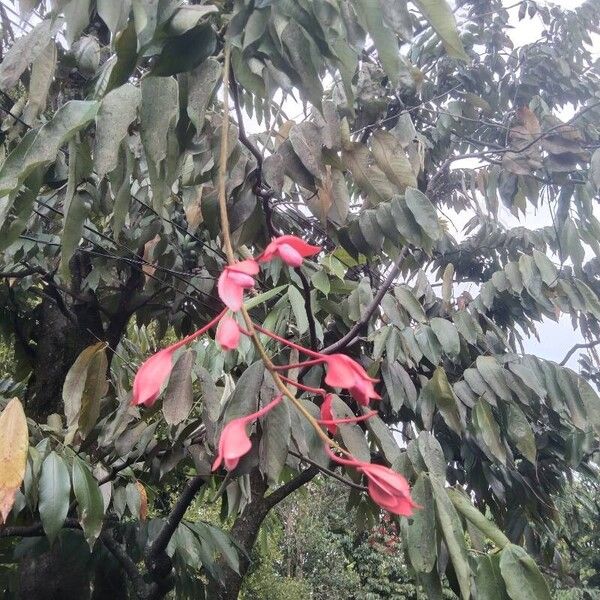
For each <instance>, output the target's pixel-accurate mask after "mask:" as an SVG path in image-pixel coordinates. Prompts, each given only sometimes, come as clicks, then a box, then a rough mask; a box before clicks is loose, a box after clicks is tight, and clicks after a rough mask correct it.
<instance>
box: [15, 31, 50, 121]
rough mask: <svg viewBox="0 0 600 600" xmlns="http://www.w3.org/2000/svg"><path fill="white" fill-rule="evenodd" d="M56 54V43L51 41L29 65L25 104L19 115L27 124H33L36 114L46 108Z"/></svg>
mask: <svg viewBox="0 0 600 600" xmlns="http://www.w3.org/2000/svg"><path fill="white" fill-rule="evenodd" d="M56 54H57V52H56V44H55V42H54V41H51V42H50V43H49V44H48V46H46V48H45V49H44V50H43V52H42V53H41V54H40V56H38V57H37V58H36V59H35V60H34V61H33V64H32V65H31V77H30V80H29V90H28V94H27V104H26V105H25V108H24V109H23V115H22V117H21V118H22V119H23V121H24V122H25V123H27V124H28V125H33V123H34V121H35V120H36V119H37V117H38V115H39V114H40V113H42V112H43V111H44V109H45V108H46V101H47V98H48V92H49V91H50V86H51V85H52V81H53V80H54V70H55V69H56Z"/></svg>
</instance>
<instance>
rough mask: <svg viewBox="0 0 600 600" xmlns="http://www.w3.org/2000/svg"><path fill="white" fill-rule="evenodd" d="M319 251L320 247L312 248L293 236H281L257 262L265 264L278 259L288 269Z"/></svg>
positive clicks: (267, 248)
mask: <svg viewBox="0 0 600 600" xmlns="http://www.w3.org/2000/svg"><path fill="white" fill-rule="evenodd" d="M320 251H321V248H320V246H312V245H311V244H307V243H306V242H305V241H304V240H302V239H300V238H299V237H296V236H295V235H281V236H279V237H277V238H275V239H274V240H273V241H272V242H271V243H270V244H269V245H268V246H267V247H266V248H265V250H264V252H263V253H262V254H261V255H260V257H259V259H258V260H259V262H267V261H270V260H273V259H274V258H276V257H279V258H280V259H281V260H282V261H283V262H284V263H286V264H288V265H289V266H290V267H299V266H300V265H301V264H302V260H303V259H304V258H305V257H307V256H314V255H315V254H318V253H319V252H320Z"/></svg>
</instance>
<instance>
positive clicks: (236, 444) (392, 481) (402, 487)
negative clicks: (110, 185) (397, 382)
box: [132, 235, 417, 516]
mask: <svg viewBox="0 0 600 600" xmlns="http://www.w3.org/2000/svg"><path fill="white" fill-rule="evenodd" d="M320 250H321V248H319V247H318V246H312V245H310V244H307V243H306V242H304V241H303V240H301V239H300V238H298V237H296V236H293V235H284V236H280V237H278V238H276V239H274V240H273V241H272V242H271V243H270V244H269V245H268V246H267V247H266V248H265V250H264V251H263V253H262V254H261V255H260V256H259V257H258V259H257V260H252V259H248V260H243V261H241V262H238V263H235V264H233V265H229V266H227V267H225V268H224V269H223V272H222V273H221V275H220V276H219V280H218V284H217V290H218V293H219V298H220V299H221V301H222V302H223V304H225V306H226V307H227V308H226V309H225V310H223V311H222V312H221V313H219V314H218V315H217V316H216V317H215V318H214V319H213V320H212V321H210V322H209V323H207V324H206V325H205V326H204V327H202V328H201V329H199V330H198V331H196V332H194V333H192V334H191V335H189V336H187V337H186V338H184V339H182V340H179V341H178V342H176V343H175V344H172V345H171V346H168V347H167V348H164V349H162V350H160V351H159V352H157V353H156V354H154V355H153V356H151V357H150V358H149V359H148V360H146V361H145V362H144V363H143V364H142V366H141V367H140V368H139V370H138V372H137V373H136V376H135V379H134V382H133V396H132V403H133V404H135V405H144V406H152V405H153V404H154V403H155V402H156V400H157V398H158V397H159V395H160V393H161V391H162V389H163V387H164V386H165V384H166V382H167V381H168V379H169V376H170V374H171V370H172V368H173V356H174V354H175V352H176V351H177V350H178V349H179V348H181V347H182V346H184V345H186V344H188V343H189V342H191V341H192V340H194V339H196V338H198V337H200V336H202V335H204V333H206V332H207V331H208V330H209V329H211V328H213V327H215V326H216V333H215V339H216V342H217V343H218V344H219V345H220V346H221V348H222V349H223V350H234V349H236V348H237V347H238V345H239V342H240V339H241V336H242V335H249V332H247V331H245V330H244V329H242V328H240V327H239V325H238V323H237V321H236V320H235V318H234V317H232V316H231V315H229V314H228V313H227V309H229V310H230V311H232V312H234V313H235V312H237V311H239V310H240V308H241V307H242V304H243V299H244V291H245V290H247V289H250V288H252V287H254V276H255V275H257V274H258V272H259V269H260V266H259V263H264V262H268V261H271V260H273V259H275V258H279V259H281V260H282V261H283V262H284V263H286V264H287V265H289V266H291V267H299V266H301V265H302V262H303V260H304V258H306V257H309V256H314V255H315V254H317V253H318V252H319V251H320ZM253 327H254V328H255V329H256V330H257V331H259V332H261V333H263V334H265V335H267V336H269V337H271V338H272V339H274V340H276V341H278V342H280V343H281V344H284V345H286V346H289V347H292V348H295V349H296V350H298V352H299V353H302V354H304V355H306V356H308V357H309V360H305V361H303V362H300V363H297V364H295V365H291V364H287V365H283V366H276V367H275V369H276V370H277V372H278V375H279V377H280V378H281V380H282V381H284V382H286V383H290V384H292V385H294V386H295V387H296V388H297V389H299V390H302V391H303V392H308V393H311V394H315V395H318V396H321V397H322V399H323V400H322V403H321V409H320V412H321V415H320V416H321V418H320V419H319V420H318V421H317V422H318V423H319V425H321V426H323V427H325V428H326V429H327V431H328V432H329V434H330V435H332V436H334V435H336V433H337V426H338V425H340V424H343V423H356V422H358V421H363V420H365V419H368V418H370V417H372V416H374V415H375V414H377V411H370V412H368V413H366V414H363V415H362V416H359V417H349V418H344V419H336V418H334V415H333V410H332V402H333V396H332V395H331V394H330V393H327V392H326V391H325V390H324V389H322V388H313V387H310V386H307V385H304V384H302V383H300V382H297V381H292V380H290V379H288V378H287V377H286V376H285V375H283V374H282V373H281V372H285V371H288V370H289V369H291V368H302V367H308V366H312V365H317V364H323V365H324V366H325V368H326V374H325V380H324V381H325V384H326V385H328V386H330V387H332V388H344V389H347V390H348V391H349V392H350V394H351V395H352V397H353V398H354V400H355V401H356V403H357V404H358V405H360V406H365V407H366V406H368V405H369V403H370V401H371V400H379V399H380V396H379V394H378V393H377V392H376V390H375V387H374V384H375V383H377V381H378V380H377V379H374V378H372V377H370V376H369V375H368V374H367V372H366V371H365V369H364V368H363V367H362V366H361V365H360V364H359V363H357V362H356V361H355V360H353V359H351V358H350V357H348V356H346V355H345V354H330V355H327V354H323V353H320V352H315V351H313V350H310V349H308V348H304V347H303V346H300V345H298V344H295V343H294V342H292V341H290V340H287V339H284V338H282V337H280V336H278V335H277V334H275V333H273V332H272V331H269V330H268V329H265V328H264V327H262V326H260V325H258V324H253ZM282 400H283V396H282V395H278V396H277V397H276V398H274V399H273V400H272V401H271V402H270V403H269V404H267V405H266V406H264V407H263V408H261V409H260V410H258V411H257V412H254V413H252V414H249V415H246V416H243V417H239V418H237V419H233V420H232V421H230V422H229V423H227V424H226V425H225V426H224V427H223V431H222V432H221V436H220V438H219V447H218V451H217V456H216V458H215V461H214V463H213V467H212V469H213V471H214V470H216V469H218V468H219V467H220V466H221V465H224V467H225V468H226V469H228V470H233V469H235V468H236V467H237V465H238V463H239V461H240V459H241V458H242V457H243V456H244V455H245V454H246V453H247V452H248V451H249V450H250V449H251V447H252V443H251V441H250V438H249V435H248V428H249V426H250V425H251V424H252V423H254V422H255V421H256V420H257V419H259V418H260V417H263V416H264V415H265V414H267V413H268V412H269V411H270V410H271V409H273V408H274V407H275V406H277V404H279V403H280V402H281V401H282ZM338 448H339V447H338ZM326 449H327V452H328V454H329V456H330V458H331V459H332V460H333V461H334V462H336V463H338V464H340V465H343V466H346V467H352V468H354V469H356V470H357V471H358V472H360V473H362V474H363V475H365V477H366V478H367V481H368V491H369V495H370V496H371V498H372V499H373V500H374V501H375V502H376V503H377V504H379V506H381V507H382V508H384V509H386V510H388V511H390V512H392V513H394V514H398V515H405V516H409V515H411V514H412V511H413V509H414V508H416V507H417V505H416V504H414V502H413V501H412V500H411V498H410V489H409V486H408V482H407V481H406V479H405V478H404V477H402V475H400V474H399V473H396V472H395V471H392V470H391V469H389V468H388V467H385V466H383V465H377V464H372V463H365V462H361V461H358V460H356V459H355V458H353V457H351V456H350V455H349V454H348V453H347V452H346V451H343V452H344V454H346V455H347V456H348V457H349V458H342V457H340V456H338V455H337V454H335V453H334V452H332V451H331V449H330V448H329V446H327V448H326Z"/></svg>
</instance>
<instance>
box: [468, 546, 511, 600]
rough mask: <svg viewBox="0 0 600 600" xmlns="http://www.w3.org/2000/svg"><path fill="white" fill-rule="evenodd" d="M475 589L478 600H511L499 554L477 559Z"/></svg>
mask: <svg viewBox="0 0 600 600" xmlns="http://www.w3.org/2000/svg"><path fill="white" fill-rule="evenodd" d="M475 587H476V588H477V598H478V600H509V597H508V594H507V593H506V586H505V585H504V580H503V579H502V573H501V572H500V556H499V555H498V554H486V555H485V556H480V557H479V558H478V559H477V575H476V576H475Z"/></svg>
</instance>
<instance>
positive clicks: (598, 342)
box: [558, 339, 600, 367]
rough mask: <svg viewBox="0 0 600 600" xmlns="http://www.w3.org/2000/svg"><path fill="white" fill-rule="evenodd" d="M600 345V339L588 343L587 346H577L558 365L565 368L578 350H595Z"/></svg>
mask: <svg viewBox="0 0 600 600" xmlns="http://www.w3.org/2000/svg"><path fill="white" fill-rule="evenodd" d="M598 344H600V339H599V340H595V341H593V342H588V343H587V344H575V345H574V346H573V347H572V348H571V349H570V350H569V351H568V352H567V353H566V354H565V357H564V358H563V359H562V360H561V361H560V362H559V363H558V364H559V365H560V366H561V367H564V366H565V365H566V364H567V363H568V362H569V359H570V358H571V356H573V354H575V352H577V350H583V349H585V348H594V346H597V345H598Z"/></svg>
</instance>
